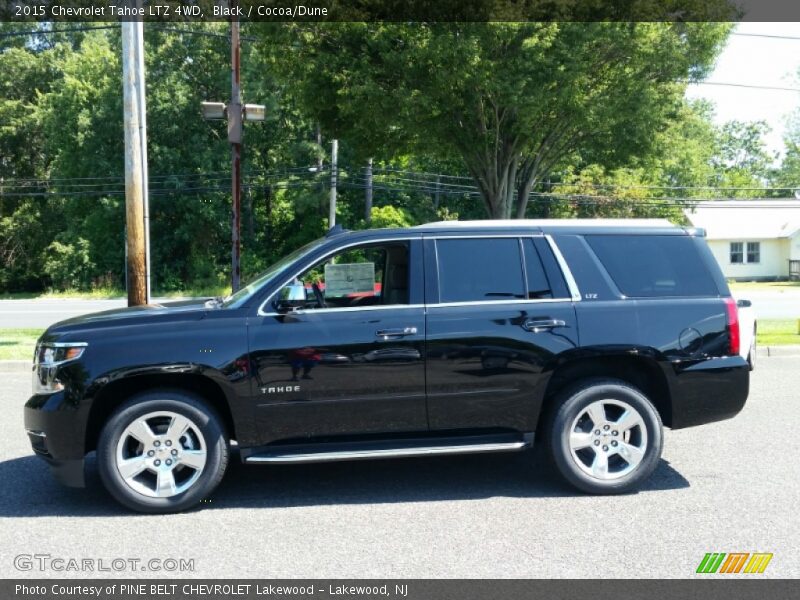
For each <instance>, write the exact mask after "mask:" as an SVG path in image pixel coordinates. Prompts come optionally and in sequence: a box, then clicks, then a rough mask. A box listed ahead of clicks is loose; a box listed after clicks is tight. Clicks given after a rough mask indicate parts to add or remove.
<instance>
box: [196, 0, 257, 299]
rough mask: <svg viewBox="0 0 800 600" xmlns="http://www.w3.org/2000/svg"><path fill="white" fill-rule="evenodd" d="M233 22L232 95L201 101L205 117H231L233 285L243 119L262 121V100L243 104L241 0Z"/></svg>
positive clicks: (237, 277) (233, 5)
mask: <svg viewBox="0 0 800 600" xmlns="http://www.w3.org/2000/svg"><path fill="white" fill-rule="evenodd" d="M228 5H229V7H230V14H231V17H230V22H231V99H230V102H228V104H227V105H226V104H225V103H224V102H201V108H202V113H203V118H204V119H209V120H217V119H227V120H228V142H230V144H231V289H232V290H233V291H234V292H236V291H237V290H238V289H239V287H240V285H241V266H240V265H241V245H240V238H241V225H242V135H243V127H242V123H243V122H244V121H263V120H264V118H265V115H266V109H265V107H264V105H263V104H244V105H243V104H242V87H241V40H240V38H239V18H238V17H237V16H236V15H237V13H238V8H239V0H228Z"/></svg>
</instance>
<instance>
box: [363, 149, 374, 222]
mask: <svg viewBox="0 0 800 600" xmlns="http://www.w3.org/2000/svg"><path fill="white" fill-rule="evenodd" d="M364 219H365V220H366V221H367V225H369V224H370V223H371V222H372V159H371V158H370V159H369V160H367V197H366V198H365V203H364Z"/></svg>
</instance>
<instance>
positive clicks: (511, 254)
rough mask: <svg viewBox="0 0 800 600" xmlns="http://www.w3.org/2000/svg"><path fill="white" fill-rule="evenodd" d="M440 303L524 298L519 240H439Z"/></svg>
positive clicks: (437, 253)
mask: <svg viewBox="0 0 800 600" xmlns="http://www.w3.org/2000/svg"><path fill="white" fill-rule="evenodd" d="M436 255H437V257H438V262H439V301H440V302H479V301H492V300H519V299H524V298H525V296H526V292H525V277H524V275H523V271H522V257H521V255H520V248H519V240H518V239H517V238H494V239H492V238H474V239H452V240H448V239H440V240H437V241H436Z"/></svg>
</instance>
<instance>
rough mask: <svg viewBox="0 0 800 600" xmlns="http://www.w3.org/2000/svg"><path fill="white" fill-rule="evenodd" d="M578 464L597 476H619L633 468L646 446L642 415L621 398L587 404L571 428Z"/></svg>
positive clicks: (605, 478)
mask: <svg viewBox="0 0 800 600" xmlns="http://www.w3.org/2000/svg"><path fill="white" fill-rule="evenodd" d="M569 448H570V454H571V455H572V459H573V460H574V461H575V464H576V465H577V466H578V467H579V468H580V469H581V470H582V471H583V472H584V473H586V474H587V475H589V476H590V477H593V478H595V479H600V480H603V481H609V480H613V479H619V478H621V477H624V476H626V475H628V474H629V473H631V472H632V471H634V470H635V469H636V467H638V466H639V463H641V462H642V459H643V458H644V455H645V452H646V450H647V427H646V426H645V423H644V419H642V415H640V414H639V412H638V411H637V410H636V409H635V408H633V407H632V406H631V405H630V404H628V403H627V402H623V401H622V400H611V399H608V400H597V401H595V402H592V403H591V404H589V405H588V406H587V407H586V408H584V409H583V410H582V411H581V412H580V413H578V416H577V417H576V418H575V420H574V421H573V422H572V427H571V428H570V430H569Z"/></svg>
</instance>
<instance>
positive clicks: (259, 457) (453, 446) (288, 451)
mask: <svg viewBox="0 0 800 600" xmlns="http://www.w3.org/2000/svg"><path fill="white" fill-rule="evenodd" d="M506 439H508V438H506ZM432 441H434V440H425V442H426V443H427V445H412V444H409V443H408V441H403V442H401V443H400V444H397V445H395V446H394V447H393V446H392V445H391V443H390V442H384V443H381V444H379V445H367V444H363V445H361V444H350V445H349V447H339V448H338V449H332V448H331V449H324V448H326V446H325V445H319V446H316V447H314V448H310V447H309V446H297V447H295V448H292V447H291V446H279V447H275V448H270V449H268V450H266V451H263V450H262V451H261V452H259V453H257V454H251V455H249V456H245V457H244V458H243V460H244V462H245V463H247V464H292V463H315V462H335V461H345V460H365V459H377V458H408V457H413V456H441V455H448V454H480V453H486V452H514V451H519V450H524V449H525V448H527V447H529V446H531V444H532V443H533V436H532V435H528V436H525V437H524V438H522V439H520V437H518V436H517V437H515V439H513V440H509V441H500V440H497V441H491V440H490V439H486V438H484V441H475V442H467V441H464V442H461V443H459V441H457V440H455V439H453V438H448V439H447V440H446V442H447V443H439V444H431V442H432ZM417 442H418V443H419V442H420V440H417ZM442 442H445V440H442ZM330 446H334V445H333V444H329V445H328V446H327V447H330ZM336 446H338V445H336Z"/></svg>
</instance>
